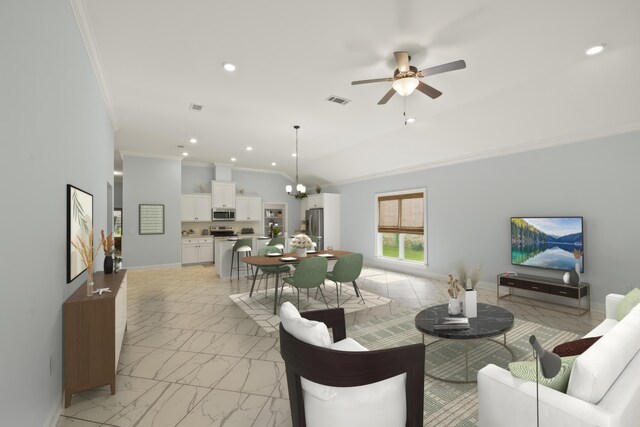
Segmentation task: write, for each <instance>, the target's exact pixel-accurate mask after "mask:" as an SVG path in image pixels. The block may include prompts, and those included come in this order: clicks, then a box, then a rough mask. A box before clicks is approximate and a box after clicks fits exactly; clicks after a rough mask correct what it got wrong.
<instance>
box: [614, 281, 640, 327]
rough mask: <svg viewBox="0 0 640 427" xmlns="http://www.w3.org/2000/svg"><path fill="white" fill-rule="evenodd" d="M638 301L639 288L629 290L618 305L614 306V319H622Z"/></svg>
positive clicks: (639, 299) (639, 295)
mask: <svg viewBox="0 0 640 427" xmlns="http://www.w3.org/2000/svg"><path fill="white" fill-rule="evenodd" d="M638 303H640V289H638V288H635V289H633V290H632V291H631V292H629V293H628V294H627V295H625V296H624V298H622V301H620V303H618V307H617V308H616V319H617V320H618V321H620V320H622V319H623V318H624V317H625V316H626V315H627V314H629V312H630V311H631V309H633V308H634V307H635V306H637V305H638Z"/></svg>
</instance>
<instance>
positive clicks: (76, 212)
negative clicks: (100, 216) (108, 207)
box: [67, 184, 93, 283]
mask: <svg viewBox="0 0 640 427" xmlns="http://www.w3.org/2000/svg"><path fill="white" fill-rule="evenodd" d="M91 230H93V195H91V194H89V193H87V192H86V191H83V190H81V189H79V188H77V187H74V186H73V185H71V184H67V283H71V282H73V280H74V279H75V278H76V277H78V276H79V275H80V274H82V273H83V272H84V271H85V270H86V269H87V268H86V267H85V266H84V264H83V263H82V257H81V256H80V252H78V250H77V249H76V248H75V247H74V246H73V245H72V244H71V242H73V241H75V240H76V239H81V240H84V241H85V242H87V243H88V242H89V239H93V236H92V235H91Z"/></svg>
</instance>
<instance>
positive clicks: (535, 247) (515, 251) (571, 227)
mask: <svg viewBox="0 0 640 427" xmlns="http://www.w3.org/2000/svg"><path fill="white" fill-rule="evenodd" d="M582 231H583V230H582V217H575V216H574V217H550V218H511V264H513V265H525V266H527V267H540V268H552V269H556V270H565V271H568V270H572V269H575V267H576V262H579V263H580V272H581V273H584V244H583V238H582ZM576 257H577V258H576Z"/></svg>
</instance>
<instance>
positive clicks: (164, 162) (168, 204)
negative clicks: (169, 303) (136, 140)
mask: <svg viewBox="0 0 640 427" xmlns="http://www.w3.org/2000/svg"><path fill="white" fill-rule="evenodd" d="M180 163H181V161H180V159H176V160H168V159H154V158H149V157H137V156H130V155H126V154H125V155H124V156H123V159H122V164H123V167H122V171H123V175H124V179H123V183H122V184H123V185H122V215H123V218H122V230H123V235H122V260H123V261H122V262H123V265H124V266H126V267H155V266H166V267H171V266H179V265H180V262H181V254H180V250H181V246H180V245H181V241H180V238H181V236H180V188H181V164H180ZM140 204H163V205H164V227H165V229H164V234H159V235H140V234H139V222H138V207H139V205H140Z"/></svg>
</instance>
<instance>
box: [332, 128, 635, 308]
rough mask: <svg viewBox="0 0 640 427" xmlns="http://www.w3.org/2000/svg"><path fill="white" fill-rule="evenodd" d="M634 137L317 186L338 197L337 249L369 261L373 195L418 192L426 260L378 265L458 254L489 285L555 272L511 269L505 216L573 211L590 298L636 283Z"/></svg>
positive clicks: (434, 261)
mask: <svg viewBox="0 0 640 427" xmlns="http://www.w3.org/2000/svg"><path fill="white" fill-rule="evenodd" d="M639 141H640V134H639V133H633V134H627V135H620V136H614V137H609V138H604V139H599V140H594V141H585V142H580V143H575V144H569V145H563V146H559V147H553V148H547V149H542V150H536V151H529V152H526V153H520V154H513V155H509V156H503V157H496V158H492V159H485V160H479V161H474V162H468V163H462V164H458V165H451V166H445V167H439V168H434V169H429V170H423V171H418V172H412V173H406V174H400V175H392V176H388V177H383V178H377V179H370V180H366V181H360V182H355V183H350V184H345V185H340V186H337V187H335V188H327V189H326V190H325V191H327V192H331V191H332V190H337V192H339V193H341V194H342V236H343V237H342V242H343V246H344V249H347V250H354V251H358V252H362V253H363V254H364V255H365V257H366V258H367V260H368V261H369V262H377V263H379V260H378V259H375V233H376V231H375V230H376V229H375V223H374V222H375V194H376V193H380V192H389V191H395V190H405V189H413V188H424V187H426V188H427V223H428V224H427V233H428V234H427V249H428V265H427V266H424V265H422V266H421V267H420V268H415V265H413V267H414V268H411V267H412V266H411V265H409V264H398V263H394V264H391V263H386V264H384V263H382V264H379V265H387V266H394V267H395V268H397V269H400V270H405V271H414V272H418V273H425V274H426V273H435V274H446V273H448V272H449V271H451V264H452V263H453V262H455V261H456V260H457V259H459V258H463V259H465V260H467V261H468V262H469V263H480V264H482V265H483V266H484V277H483V280H485V281H488V282H492V283H495V280H496V275H497V274H499V273H502V272H504V271H507V270H515V271H519V272H521V273H527V274H534V275H547V276H553V277H561V276H562V273H561V272H558V271H552V270H549V271H547V270H541V269H534V268H526V267H515V266H512V265H511V252H510V225H509V224H510V217H512V216H573V215H575V216H583V217H584V239H585V273H584V275H583V280H586V281H589V282H590V283H591V285H592V299H591V301H592V302H595V303H604V298H605V295H606V294H607V293H610V292H618V293H625V289H626V287H627V286H629V285H633V286H639V285H640V278H638V274H637V268H636V265H635V264H637V261H636V254H635V253H636V252H637V250H636V248H637V241H638V238H639V236H640V221H639V220H638V218H640V201H639V199H638V188H637V186H638V183H639V182H640V170H639V168H638V159H640V143H639Z"/></svg>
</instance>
